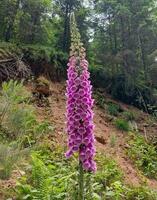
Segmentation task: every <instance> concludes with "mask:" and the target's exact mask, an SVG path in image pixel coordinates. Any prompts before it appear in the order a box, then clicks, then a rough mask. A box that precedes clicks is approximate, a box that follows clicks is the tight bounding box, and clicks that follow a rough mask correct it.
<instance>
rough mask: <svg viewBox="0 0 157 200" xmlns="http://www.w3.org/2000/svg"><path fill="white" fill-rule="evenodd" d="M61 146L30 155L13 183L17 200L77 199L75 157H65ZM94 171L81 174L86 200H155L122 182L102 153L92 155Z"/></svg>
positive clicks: (145, 190)
mask: <svg viewBox="0 0 157 200" xmlns="http://www.w3.org/2000/svg"><path fill="white" fill-rule="evenodd" d="M62 151H63V149H60V148H59V147H58V146H56V147H55V148H54V149H53V152H50V151H49V150H47V151H45V150H44V151H38V152H36V153H35V152H34V153H33V154H32V162H31V171H30V170H29V171H28V172H27V173H26V175H25V176H23V177H22V178H21V180H20V181H19V182H18V184H17V188H16V191H17V199H19V200H21V199H28V200H33V199H34V200H35V199H40V200H50V199H53V200H55V199H56V200H57V199H59V200H62V199H76V200H77V187H78V186H77V181H78V180H77V178H78V174H77V160H75V159H73V160H71V159H70V160H69V161H68V160H66V159H65V158H64V155H63V154H62ZM96 161H97V165H98V171H97V172H96V174H89V173H87V174H86V173H85V185H84V187H85V198H86V199H87V200H100V199H106V200H115V199H117V200H132V198H133V197H134V199H139V198H141V199H144V200H156V193H155V192H154V191H151V190H149V189H148V188H147V187H142V186H141V187H139V188H138V187H129V186H127V185H125V184H124V183H123V174H122V172H121V170H120V169H119V168H118V166H117V164H116V163H115V161H114V160H112V159H111V158H107V157H105V156H104V155H102V154H98V155H97V157H96Z"/></svg>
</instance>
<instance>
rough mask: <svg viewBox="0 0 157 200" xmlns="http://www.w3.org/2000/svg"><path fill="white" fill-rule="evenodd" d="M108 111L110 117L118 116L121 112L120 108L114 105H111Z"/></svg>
mask: <svg viewBox="0 0 157 200" xmlns="http://www.w3.org/2000/svg"><path fill="white" fill-rule="evenodd" d="M107 111H108V113H109V114H110V115H113V116H117V115H118V113H119V112H120V106H119V105H117V104H114V103H109V104H108V107H107Z"/></svg>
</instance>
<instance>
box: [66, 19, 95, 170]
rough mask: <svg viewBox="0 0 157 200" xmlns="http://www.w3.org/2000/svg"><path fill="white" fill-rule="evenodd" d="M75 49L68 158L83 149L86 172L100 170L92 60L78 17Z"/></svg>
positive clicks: (71, 65)
mask: <svg viewBox="0 0 157 200" xmlns="http://www.w3.org/2000/svg"><path fill="white" fill-rule="evenodd" d="M71 41H72V42H71V52H70V58H69V63H68V70H67V75H68V80H67V88H66V97H67V105H66V108H67V113H66V117H67V129H66V130H67V133H68V140H69V141H68V147H69V150H68V151H67V152H66V157H67V158H69V157H70V156H72V155H73V153H74V152H76V151H78V152H79V160H80V161H81V162H82V166H83V168H84V170H86V171H96V163H95V162H94V155H95V146H94V141H95V140H94V133H93V129H94V125H93V115H94V114H93V111H92V107H93V103H94V100H93V99H92V96H91V95H92V91H91V89H92V86H91V82H90V81H89V77H90V73H89V72H88V61H87V60H86V58H85V56H86V55H85V49H84V48H83V46H82V45H83V44H82V43H81V42H80V34H79V31H78V28H77V26H76V22H75V18H74V16H72V18H71Z"/></svg>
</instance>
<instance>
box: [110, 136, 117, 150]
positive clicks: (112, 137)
mask: <svg viewBox="0 0 157 200" xmlns="http://www.w3.org/2000/svg"><path fill="white" fill-rule="evenodd" d="M116 142H117V136H116V134H115V133H111V136H110V146H111V147H114V146H115V145H116Z"/></svg>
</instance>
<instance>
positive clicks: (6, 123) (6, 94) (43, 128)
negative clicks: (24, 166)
mask: <svg viewBox="0 0 157 200" xmlns="http://www.w3.org/2000/svg"><path fill="white" fill-rule="evenodd" d="M30 97H31V95H30V93H29V92H28V91H27V90H26V88H25V87H24V86H23V84H22V82H21V83H18V82H17V81H13V80H11V81H9V82H8V83H3V85H2V91H1V95H0V116H1V121H0V122H1V132H2V135H3V137H4V135H5V137H6V139H7V140H14V139H16V140H17V139H20V142H22V141H24V143H25V144H26V145H28V144H29V145H30V144H31V143H32V142H33V143H34V140H35V139H36V138H37V137H38V136H39V135H41V134H43V133H46V132H48V130H49V127H50V126H49V123H48V122H41V123H40V124H39V123H38V121H37V120H36V115H35V110H34V108H33V106H32V105H30V104H29V99H30Z"/></svg>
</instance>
